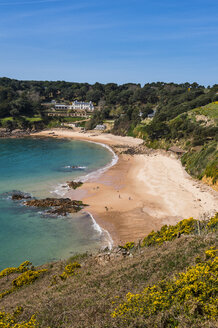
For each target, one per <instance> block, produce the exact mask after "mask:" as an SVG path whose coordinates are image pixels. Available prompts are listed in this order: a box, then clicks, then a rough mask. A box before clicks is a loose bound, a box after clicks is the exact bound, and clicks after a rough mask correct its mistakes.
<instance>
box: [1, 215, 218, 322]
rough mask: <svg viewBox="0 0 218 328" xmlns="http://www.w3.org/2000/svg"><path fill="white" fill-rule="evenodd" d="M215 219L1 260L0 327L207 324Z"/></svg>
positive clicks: (211, 309) (211, 317) (211, 316)
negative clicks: (104, 246) (46, 259)
mask: <svg viewBox="0 0 218 328" xmlns="http://www.w3.org/2000/svg"><path fill="white" fill-rule="evenodd" d="M217 224H218V215H216V216H215V217H213V218H211V219H210V220H209V221H201V222H199V221H196V220H193V219H192V218H190V219H188V220H183V221H181V222H179V223H178V224H177V225H176V226H169V227H167V226H163V227H162V229H161V230H160V231H159V232H156V233H155V232H152V233H150V234H149V235H148V236H147V237H145V238H144V240H142V241H141V243H139V244H134V243H133V242H130V243H127V244H126V245H124V246H123V247H118V248H116V249H114V250H113V251H112V252H109V251H108V250H105V251H104V252H101V253H98V254H93V255H91V254H81V255H77V256H74V257H72V258H70V259H69V260H68V261H59V262H56V263H50V264H45V265H43V266H42V267H39V268H34V267H33V266H32V265H31V263H29V262H24V263H23V264H22V265H21V266H19V267H18V268H7V269H5V270H3V271H1V273H0V291H1V293H2V294H0V296H1V300H0V311H5V312H0V327H2V328H3V327H8V328H10V327H13V328H15V327H16V328H24V327H26V328H27V327H29V328H36V327H40V328H44V327H46V328H48V327H52V328H64V327H65V328H68V327H69V328H71V327H80V328H82V327H89V328H92V327H93V328H104V327H105V328H106V327H117V328H118V327H138V328H142V327H152V328H153V327H166V328H173V327H183V328H190V327H193V328H194V327H195V328H200V327H208V328H214V327H215V319H216V316H217V314H218V313H217V308H216V304H215V295H216V291H217V290H216V285H215V284H216V278H217V276H216V275H217V257H216V251H215V246H216V233H217V228H218V226H217ZM16 322H20V324H16ZM21 322H23V323H21Z"/></svg>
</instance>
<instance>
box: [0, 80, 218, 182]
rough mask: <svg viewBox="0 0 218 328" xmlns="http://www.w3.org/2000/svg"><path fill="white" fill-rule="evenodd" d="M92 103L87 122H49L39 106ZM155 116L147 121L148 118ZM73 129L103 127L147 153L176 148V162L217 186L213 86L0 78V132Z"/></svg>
mask: <svg viewBox="0 0 218 328" xmlns="http://www.w3.org/2000/svg"><path fill="white" fill-rule="evenodd" d="M76 99H77V100H78V101H80V100H83V101H93V102H94V103H95V106H96V110H95V111H94V113H93V115H92V117H91V118H90V119H89V120H88V121H87V122H85V121H84V118H82V117H78V118H77V117H55V118H53V117H50V116H47V114H46V109H45V107H43V106H42V105H41V104H42V103H45V102H48V103H50V102H51V100H56V101H59V102H64V101H65V102H66V103H69V102H70V101H72V100H76ZM153 111H155V116H154V118H153V119H149V118H148V114H151V113H153ZM79 120H81V121H82V122H81V123H80V124H79V125H78V126H80V127H84V128H86V129H93V128H95V126H96V125H97V124H103V123H104V122H106V124H107V129H108V130H111V132H112V133H114V134H119V135H128V136H133V137H140V138H142V139H144V140H145V144H146V145H147V146H148V147H152V148H163V149H168V148H170V147H171V146H172V145H176V146H179V147H182V148H183V149H185V150H186V154H185V155H184V156H183V158H182V162H183V164H184V165H185V167H186V169H187V171H188V172H189V173H191V174H192V175H193V176H195V177H198V178H202V177H207V178H210V179H211V181H212V183H213V184H216V182H217V169H218V162H217V161H218V160H217V146H216V145H217V140H218V139H217V138H218V126H217V124H218V85H214V86H213V87H207V88H205V87H204V86H201V85H198V84H197V83H192V84H190V83H183V84H176V83H164V82H157V83H147V84H145V85H144V86H141V85H140V84H134V83H127V84H123V85H117V84H115V83H108V84H100V83H95V84H93V85H90V84H88V83H74V82H64V81H56V82H50V81H44V82H43V81H18V80H12V79H8V78H0V127H1V126H2V127H4V128H7V129H8V130H13V129H17V128H19V129H30V130H33V129H34V130H37V129H42V128H44V127H48V128H55V127H61V123H64V122H69V123H70V122H75V121H79Z"/></svg>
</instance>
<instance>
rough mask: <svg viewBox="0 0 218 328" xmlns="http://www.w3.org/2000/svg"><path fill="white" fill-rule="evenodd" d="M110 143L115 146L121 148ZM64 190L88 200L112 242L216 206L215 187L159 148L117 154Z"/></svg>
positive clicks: (65, 133)
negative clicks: (93, 175)
mask: <svg viewBox="0 0 218 328" xmlns="http://www.w3.org/2000/svg"><path fill="white" fill-rule="evenodd" d="M52 133H53V134H52ZM34 135H38V136H56V137H59V138H63V137H67V138H72V139H80V140H89V141H95V142H101V143H105V144H107V145H110V146H112V147H117V146H120V147H121V146H123V147H127V146H129V147H136V146H138V145H140V144H141V143H142V140H141V139H136V138H131V137H120V136H114V135H111V134H105V133H98V132H96V133H93V132H90V133H79V132H74V131H70V130H62V129H55V130H50V131H42V132H40V133H37V134H34ZM114 149H116V151H118V152H119V148H114ZM66 196H67V197H70V198H72V199H82V200H83V201H84V202H85V203H87V204H89V207H88V211H89V212H90V213H91V214H92V215H93V216H94V218H95V220H96V221H97V223H98V224H99V225H100V226H101V227H103V228H104V229H106V230H107V231H108V232H109V233H110V234H111V236H112V238H113V240H114V244H115V245H117V244H123V243H125V242H127V241H133V240H135V241H136V240H139V239H141V238H143V237H144V236H145V235H147V234H148V233H149V232H151V231H152V230H157V229H159V228H160V227H161V226H162V225H163V224H175V223H177V222H178V221H180V220H181V219H185V218H189V217H194V218H198V219H203V218H206V217H209V216H211V215H213V214H214V213H215V212H216V211H217V209H218V193H217V192H216V191H215V190H213V189H212V188H210V187H209V186H207V185H205V184H204V183H202V182H200V181H198V180H195V179H193V178H191V177H190V176H189V175H188V174H187V173H186V171H185V170H184V168H183V167H182V165H181V162H180V160H179V159H177V158H176V157H175V155H173V154H172V153H170V152H163V151H162V152H158V151H154V152H150V153H149V154H140V155H133V156H131V155H126V154H119V160H118V162H117V164H115V165H114V166H113V167H111V168H110V169H109V170H107V171H106V172H104V173H103V174H102V175H100V176H99V177H97V178H95V179H92V180H91V181H88V182H86V183H84V185H83V186H82V187H80V188H79V189H78V190H75V191H74V190H70V191H69V192H68V193H67V195H66Z"/></svg>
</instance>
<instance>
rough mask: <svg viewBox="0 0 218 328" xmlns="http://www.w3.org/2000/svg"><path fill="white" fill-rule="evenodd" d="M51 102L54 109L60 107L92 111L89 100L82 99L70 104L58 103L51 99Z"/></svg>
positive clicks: (92, 107) (91, 104)
mask: <svg viewBox="0 0 218 328" xmlns="http://www.w3.org/2000/svg"><path fill="white" fill-rule="evenodd" d="M52 104H54V108H55V109H62V110H78V111H80V110H81V111H87V112H93V110H94V105H93V103H92V102H91V101H90V102H84V101H81V102H80V101H77V100H75V101H73V102H72V104H71V105H66V104H58V103H56V101H54V100H53V101H52Z"/></svg>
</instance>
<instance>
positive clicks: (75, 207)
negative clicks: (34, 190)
mask: <svg viewBox="0 0 218 328" xmlns="http://www.w3.org/2000/svg"><path fill="white" fill-rule="evenodd" d="M24 204H25V205H27V206H34V207H41V208H48V211H47V213H48V214H56V215H63V216H66V215H67V214H68V213H76V212H78V211H80V210H82V209H83V208H84V206H87V205H86V204H83V202H82V201H80V200H71V199H69V198H45V199H31V200H27V201H25V202H24Z"/></svg>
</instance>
